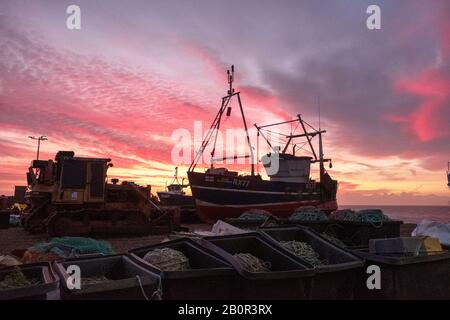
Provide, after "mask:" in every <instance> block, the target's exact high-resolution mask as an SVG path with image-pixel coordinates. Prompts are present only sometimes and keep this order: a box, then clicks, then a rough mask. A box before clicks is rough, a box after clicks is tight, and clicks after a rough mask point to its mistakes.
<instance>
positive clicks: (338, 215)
mask: <svg viewBox="0 0 450 320" xmlns="http://www.w3.org/2000/svg"><path fill="white" fill-rule="evenodd" d="M330 219H331V220H340V221H358V220H359V217H358V213H357V212H355V211H353V210H351V209H344V210H337V211H335V212H333V213H332V214H331V215H330Z"/></svg>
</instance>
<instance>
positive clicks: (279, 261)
mask: <svg viewBox="0 0 450 320" xmlns="http://www.w3.org/2000/svg"><path fill="white" fill-rule="evenodd" d="M201 244H202V245H203V246H205V247H207V248H209V249H211V250H213V251H214V252H216V253H217V254H218V255H220V256H221V257H222V258H223V259H225V260H226V261H227V262H228V263H230V264H231V265H232V266H233V267H234V268H235V269H236V271H237V272H238V273H239V274H240V276H241V277H240V278H239V279H238V281H237V282H235V284H234V287H235V289H234V290H235V295H234V296H233V298H234V299H245V300H249V299H252V300H273V299H289V300H294V299H309V298H310V295H311V286H312V278H313V275H314V268H313V267H312V266H311V265H310V264H308V263H306V262H304V263H301V262H299V260H298V259H294V258H293V257H292V256H290V255H289V254H287V253H285V252H284V251H281V250H279V248H278V247H277V246H276V245H274V244H273V243H271V242H269V241H268V240H266V239H265V238H264V237H262V236H261V235H260V234H258V233H256V232H251V233H246V234H239V235H229V236H217V237H207V238H204V239H202V240H201ZM236 253H250V254H252V255H254V256H256V257H258V258H260V259H262V260H263V261H267V262H270V264H271V271H270V272H257V273H256V272H248V271H246V270H244V269H243V268H242V267H241V266H240V265H239V263H238V262H237V260H236V258H235V257H233V255H234V254H236Z"/></svg>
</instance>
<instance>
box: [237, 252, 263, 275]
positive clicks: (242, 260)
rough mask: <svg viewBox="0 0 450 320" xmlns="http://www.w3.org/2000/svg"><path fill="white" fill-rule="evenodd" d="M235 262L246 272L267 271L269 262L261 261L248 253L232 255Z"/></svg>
mask: <svg viewBox="0 0 450 320" xmlns="http://www.w3.org/2000/svg"><path fill="white" fill-rule="evenodd" d="M234 257H235V258H236V260H237V262H238V263H239V265H240V266H241V268H242V269H244V270H245V271H247V272H269V271H270V268H271V264H270V262H266V261H263V260H261V259H259V258H258V257H255V256H254V255H252V254H250V253H236V254H235V255H234Z"/></svg>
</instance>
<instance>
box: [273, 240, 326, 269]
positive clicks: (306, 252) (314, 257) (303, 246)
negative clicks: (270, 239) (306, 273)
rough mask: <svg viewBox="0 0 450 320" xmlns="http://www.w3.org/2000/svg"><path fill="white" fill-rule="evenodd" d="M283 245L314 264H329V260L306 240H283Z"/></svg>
mask: <svg viewBox="0 0 450 320" xmlns="http://www.w3.org/2000/svg"><path fill="white" fill-rule="evenodd" d="M281 245H282V246H283V247H285V248H286V249H288V250H289V251H291V252H292V253H293V254H295V255H296V256H297V257H300V258H302V259H303V260H305V261H306V262H309V263H310V264H312V265H313V266H320V265H324V264H328V261H327V260H325V259H321V258H320V256H319V254H318V253H317V252H316V251H315V250H314V249H313V247H312V246H311V245H309V244H308V243H306V242H302V241H295V240H292V241H281Z"/></svg>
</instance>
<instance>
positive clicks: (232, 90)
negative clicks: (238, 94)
mask: <svg viewBox="0 0 450 320" xmlns="http://www.w3.org/2000/svg"><path fill="white" fill-rule="evenodd" d="M227 75H228V84H229V85H230V89H228V94H229V95H231V94H233V93H234V88H233V81H234V65H232V66H231V72H230V69H228V70H227Z"/></svg>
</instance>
